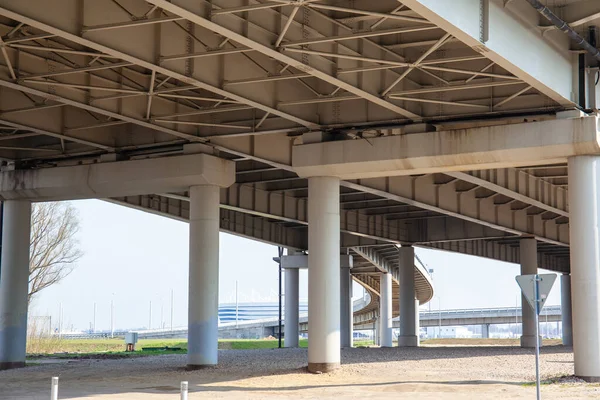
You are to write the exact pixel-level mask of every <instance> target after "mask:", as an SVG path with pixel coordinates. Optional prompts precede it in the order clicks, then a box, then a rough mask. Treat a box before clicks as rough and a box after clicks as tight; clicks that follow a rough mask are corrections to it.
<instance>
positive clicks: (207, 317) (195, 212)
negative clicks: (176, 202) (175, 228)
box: [187, 185, 220, 369]
mask: <svg viewBox="0 0 600 400" xmlns="http://www.w3.org/2000/svg"><path fill="white" fill-rule="evenodd" d="M219 194H220V189H219V187H218V186H216V185H204V186H193V187H191V188H190V250H189V251H190V269H189V274H190V275H189V300H188V362H187V363H188V368H191V369H195V368H202V367H206V366H212V365H216V364H217V357H218V337H219V329H218V322H219V315H218V313H219Z"/></svg>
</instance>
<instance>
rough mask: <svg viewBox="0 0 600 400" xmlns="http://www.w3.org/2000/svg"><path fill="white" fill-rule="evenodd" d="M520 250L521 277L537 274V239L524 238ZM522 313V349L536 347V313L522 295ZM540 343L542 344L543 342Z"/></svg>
mask: <svg viewBox="0 0 600 400" xmlns="http://www.w3.org/2000/svg"><path fill="white" fill-rule="evenodd" d="M519 249H520V255H521V275H532V274H537V269H538V262H537V241H536V240H535V238H522V239H521V241H520V246H519ZM521 313H522V314H521V315H522V316H523V318H522V325H523V335H522V336H521V347H535V313H534V311H533V309H532V308H531V306H530V305H529V302H528V301H527V299H526V298H525V296H523V294H521ZM540 343H542V342H541V340H540Z"/></svg>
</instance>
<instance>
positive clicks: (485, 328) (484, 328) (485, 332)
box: [481, 324, 490, 339]
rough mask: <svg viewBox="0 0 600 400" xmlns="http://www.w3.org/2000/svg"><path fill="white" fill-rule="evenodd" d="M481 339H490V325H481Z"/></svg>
mask: <svg viewBox="0 0 600 400" xmlns="http://www.w3.org/2000/svg"><path fill="white" fill-rule="evenodd" d="M481 337H482V338H483V339H489V338H490V324H483V325H481Z"/></svg>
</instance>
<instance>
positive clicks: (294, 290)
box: [283, 250, 300, 347]
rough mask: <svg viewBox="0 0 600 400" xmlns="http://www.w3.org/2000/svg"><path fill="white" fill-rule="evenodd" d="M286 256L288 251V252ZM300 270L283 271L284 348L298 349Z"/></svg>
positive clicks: (287, 269)
mask: <svg viewBox="0 0 600 400" xmlns="http://www.w3.org/2000/svg"><path fill="white" fill-rule="evenodd" d="M288 254H290V251H289V250H288ZM299 287H300V270H299V269H298V268H286V269H285V294H284V297H285V306H284V312H285V318H284V320H285V325H284V328H283V329H284V330H283V332H284V334H283V339H284V347H298V325H299V324H300V317H299V311H300V289H299Z"/></svg>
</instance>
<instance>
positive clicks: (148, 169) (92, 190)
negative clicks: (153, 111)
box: [0, 154, 235, 201]
mask: <svg viewBox="0 0 600 400" xmlns="http://www.w3.org/2000/svg"><path fill="white" fill-rule="evenodd" d="M234 181H235V164H234V163H233V162H232V161H228V160H224V159H220V158H217V157H213V156H210V155H207V154H190V155H183V156H177V157H165V158H160V159H154V158H153V159H145V160H133V161H119V162H107V163H99V164H90V165H76V166H71V167H59V168H48V169H39V170H13V171H6V172H3V173H1V174H0V198H1V199H2V200H31V201H56V200H74V199H93V198H106V197H114V196H131V195H140V194H150V193H162V192H181V191H187V190H188V188H189V187H190V186H196V185H215V186H221V187H227V186H229V185H231V184H233V182H234Z"/></svg>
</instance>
